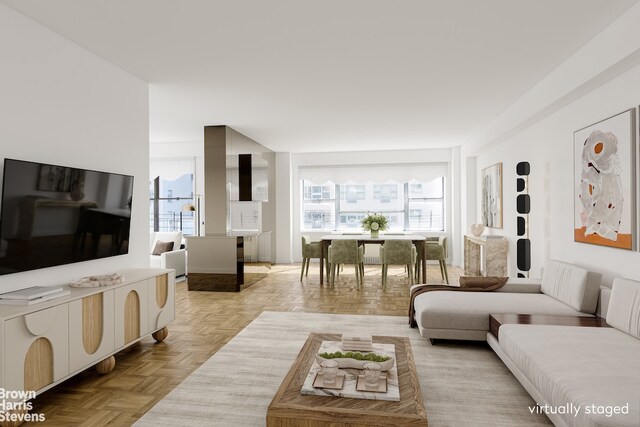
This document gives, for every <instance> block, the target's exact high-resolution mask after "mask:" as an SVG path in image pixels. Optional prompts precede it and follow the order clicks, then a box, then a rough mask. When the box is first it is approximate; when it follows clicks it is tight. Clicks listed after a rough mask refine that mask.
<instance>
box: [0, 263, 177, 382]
mask: <svg viewBox="0 0 640 427" xmlns="http://www.w3.org/2000/svg"><path fill="white" fill-rule="evenodd" d="M120 274H121V275H122V276H123V278H124V282H123V283H121V284H118V285H114V286H105V287H96V288H70V291H71V294H70V295H68V296H66V297H63V298H59V299H55V300H50V301H46V302H43V303H40V304H34V305H24V306H13V305H11V306H8V305H2V306H0V387H1V388H3V389H5V390H15V391H33V392H35V393H36V394H39V393H42V392H43V391H45V390H47V389H49V388H51V387H53V386H55V385H56V384H59V383H60V382H62V381H64V380H66V379H67V378H70V377H72V376H73V375H75V374H77V373H79V372H81V371H83V370H85V369H87V368H89V367H91V366H93V365H96V369H97V370H98V372H99V373H108V372H111V370H113V368H114V367H115V358H114V357H113V355H114V354H115V353H117V352H118V351H120V350H122V349H124V348H126V347H128V346H130V345H131V344H133V343H135V342H137V341H139V340H140V339H142V338H144V337H146V336H148V335H153V336H154V338H155V339H156V340H157V341H162V340H163V339H164V338H166V336H167V325H168V324H169V323H171V322H172V321H173V320H174V318H175V272H174V270H164V269H133V270H126V271H122V272H120Z"/></svg>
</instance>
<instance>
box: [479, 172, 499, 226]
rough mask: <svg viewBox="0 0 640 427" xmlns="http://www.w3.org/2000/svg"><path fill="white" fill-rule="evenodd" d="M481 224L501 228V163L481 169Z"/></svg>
mask: <svg viewBox="0 0 640 427" xmlns="http://www.w3.org/2000/svg"><path fill="white" fill-rule="evenodd" d="M480 177H481V183H482V224H483V225H484V226H486V227H493V228H502V163H496V164H495V165H493V166H489V167H487V168H484V169H482V173H481V175H480Z"/></svg>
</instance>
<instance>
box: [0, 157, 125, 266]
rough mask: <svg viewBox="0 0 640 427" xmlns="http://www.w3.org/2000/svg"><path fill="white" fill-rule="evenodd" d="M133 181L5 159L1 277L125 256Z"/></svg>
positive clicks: (0, 220)
mask: <svg viewBox="0 0 640 427" xmlns="http://www.w3.org/2000/svg"><path fill="white" fill-rule="evenodd" d="M132 194H133V177H132V176H129V175H121V174H115V173H108V172H98V171H93V170H85V169H78V168H71V167H65V166H58V165H50V164H44V163H35V162H28V161H23V160H13V159H5V161H4V173H3V180H2V205H1V207H0V209H1V210H0V274H10V273H17V272H20V271H28V270H35V269H38V268H46V267H52V266H56V265H62V264H70V263H74V262H80V261H88V260H92V259H98V258H105V257H110V256H116V255H123V254H126V253H127V252H128V251H129V228H130V224H131V221H130V218H131V200H132V199H131V198H132Z"/></svg>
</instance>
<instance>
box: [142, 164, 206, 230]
mask: <svg viewBox="0 0 640 427" xmlns="http://www.w3.org/2000/svg"><path fill="white" fill-rule="evenodd" d="M155 187H156V181H155V180H152V181H151V182H150V184H149V213H150V221H149V226H150V229H151V231H182V233H183V234H184V235H194V234H195V232H194V231H195V215H194V214H195V213H194V212H193V211H190V210H185V209H188V205H189V204H193V203H194V196H193V188H194V187H193V174H184V175H182V176H180V177H179V178H177V179H175V180H173V181H171V180H166V179H163V178H162V177H159V179H158V187H159V188H158V191H157V193H156V191H155Z"/></svg>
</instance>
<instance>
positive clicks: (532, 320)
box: [489, 314, 610, 339]
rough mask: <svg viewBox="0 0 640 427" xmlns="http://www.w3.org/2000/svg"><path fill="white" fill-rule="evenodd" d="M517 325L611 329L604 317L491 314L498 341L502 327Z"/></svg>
mask: <svg viewBox="0 0 640 427" xmlns="http://www.w3.org/2000/svg"><path fill="white" fill-rule="evenodd" d="M506 324H516V325H553V326H584V327H590V328H608V327H610V326H609V325H608V324H607V322H606V321H605V320H604V319H603V318H602V317H592V316H553V315H546V314H490V315H489V332H491V334H492V335H493V336H494V337H496V339H498V330H499V329H500V326H502V325H506Z"/></svg>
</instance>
